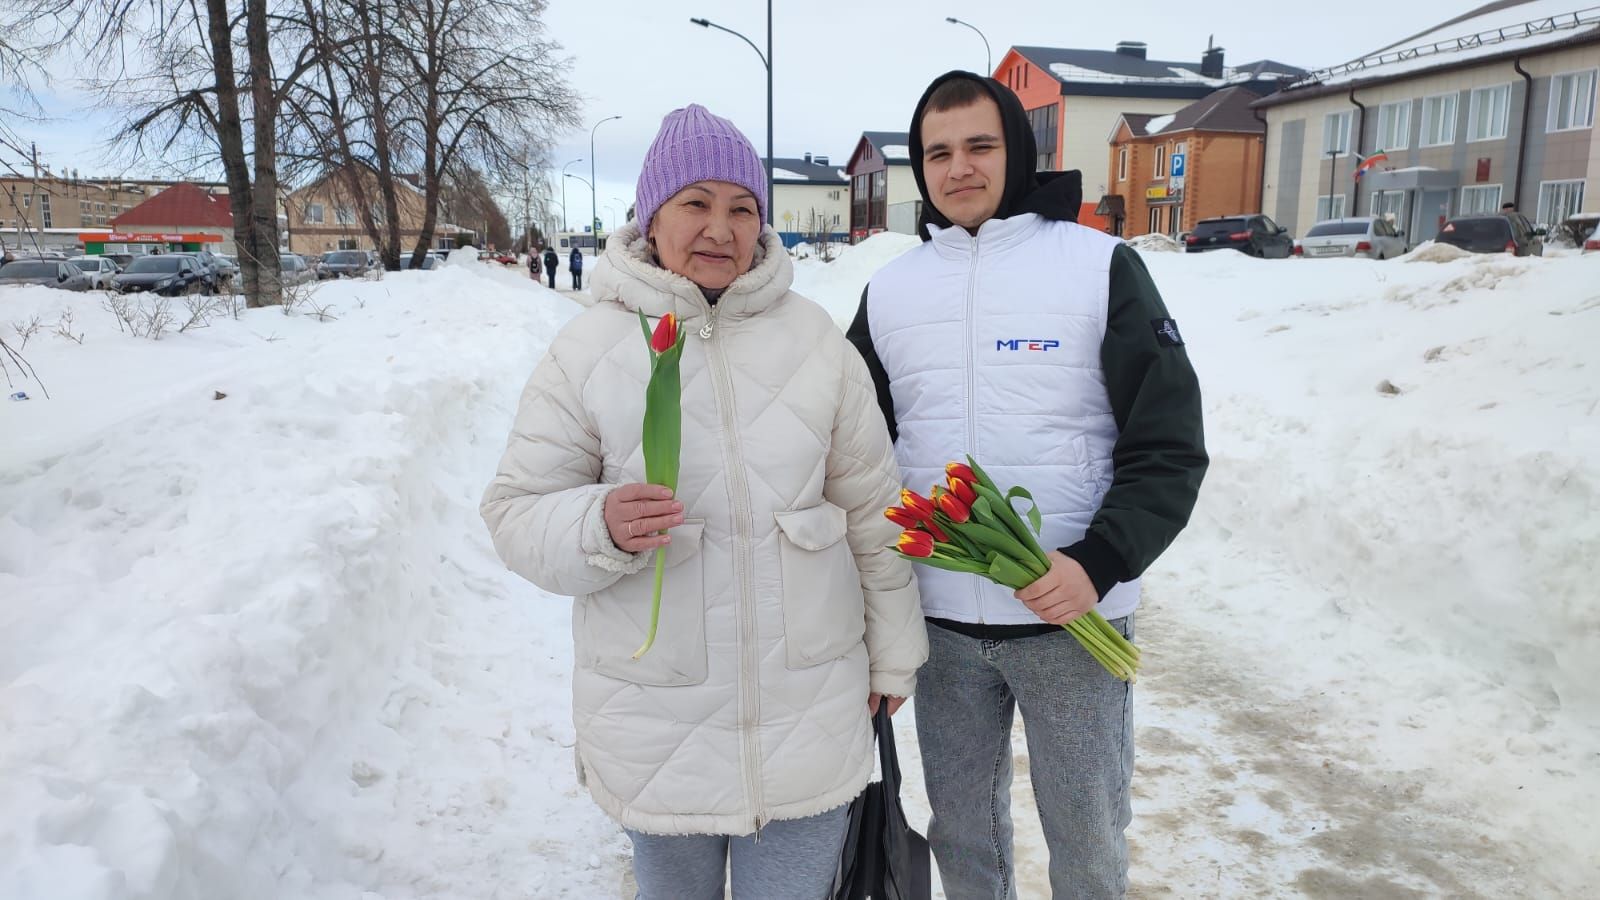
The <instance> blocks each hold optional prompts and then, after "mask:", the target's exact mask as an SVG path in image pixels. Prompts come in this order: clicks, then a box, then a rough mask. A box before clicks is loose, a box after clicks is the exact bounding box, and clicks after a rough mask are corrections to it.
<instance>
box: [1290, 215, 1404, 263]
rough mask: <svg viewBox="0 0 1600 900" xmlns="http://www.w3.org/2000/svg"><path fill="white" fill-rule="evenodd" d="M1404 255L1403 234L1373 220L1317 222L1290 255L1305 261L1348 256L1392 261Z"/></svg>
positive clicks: (1381, 221) (1360, 218)
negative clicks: (1302, 258)
mask: <svg viewBox="0 0 1600 900" xmlns="http://www.w3.org/2000/svg"><path fill="white" fill-rule="evenodd" d="M1405 253H1406V235H1405V232H1403V231H1396V230H1395V229H1394V226H1392V225H1390V224H1389V220H1387V219H1380V218H1377V217H1375V216H1355V217H1352V218H1347V219H1329V220H1327V221H1325V222H1318V223H1317V224H1315V225H1313V226H1311V230H1309V231H1307V232H1306V234H1305V237H1303V238H1301V239H1300V241H1299V243H1297V244H1295V247H1294V255H1295V256H1300V257H1304V258H1306V259H1324V258H1328V257H1351V256H1359V257H1364V258H1366V259H1394V258H1395V257H1397V256H1404V255H1405Z"/></svg>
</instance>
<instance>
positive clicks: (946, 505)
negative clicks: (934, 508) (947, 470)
mask: <svg viewBox="0 0 1600 900" xmlns="http://www.w3.org/2000/svg"><path fill="white" fill-rule="evenodd" d="M934 494H935V496H934V502H935V503H937V504H938V505H939V511H940V512H942V513H944V514H945V515H947V516H949V517H950V521H952V522H954V523H956V524H957V525H959V524H961V523H962V522H965V521H967V520H968V519H970V518H972V508H971V507H969V506H968V505H967V504H965V503H963V502H962V501H961V498H960V497H957V496H956V495H955V494H954V493H951V492H949V491H941V490H938V489H937V488H936V489H935V490H934Z"/></svg>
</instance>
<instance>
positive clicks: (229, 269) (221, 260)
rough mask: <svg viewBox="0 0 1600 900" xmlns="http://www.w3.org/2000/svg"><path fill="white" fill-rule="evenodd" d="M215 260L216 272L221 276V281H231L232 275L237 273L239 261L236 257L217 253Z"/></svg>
mask: <svg viewBox="0 0 1600 900" xmlns="http://www.w3.org/2000/svg"><path fill="white" fill-rule="evenodd" d="M216 260H217V274H218V275H220V276H222V280H223V282H229V281H232V280H233V278H234V276H236V275H238V274H239V261H238V260H237V259H234V258H233V257H231V256H223V255H222V254H220V253H218V254H217V255H216Z"/></svg>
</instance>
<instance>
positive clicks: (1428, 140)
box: [1419, 94, 1456, 147]
mask: <svg viewBox="0 0 1600 900" xmlns="http://www.w3.org/2000/svg"><path fill="white" fill-rule="evenodd" d="M1455 142H1456V95H1455V94H1440V95H1439V96H1437V97H1428V98H1427V99H1425V100H1423V101H1422V140H1421V141H1420V142H1419V143H1421V145H1422V146H1424V147H1437V146H1439V145H1441V144H1454V143H1455Z"/></svg>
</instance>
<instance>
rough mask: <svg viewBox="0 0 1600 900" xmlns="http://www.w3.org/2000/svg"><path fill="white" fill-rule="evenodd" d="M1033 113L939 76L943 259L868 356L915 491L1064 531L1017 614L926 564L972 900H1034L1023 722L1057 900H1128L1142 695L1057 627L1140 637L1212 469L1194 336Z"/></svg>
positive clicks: (889, 310)
mask: <svg viewBox="0 0 1600 900" xmlns="http://www.w3.org/2000/svg"><path fill="white" fill-rule="evenodd" d="M1035 152H1036V151H1035V147H1034V138H1033V132H1032V130H1031V128H1030V126H1029V123H1028V119H1027V115H1026V113H1025V112H1024V111H1023V109H1022V104H1021V102H1020V101H1018V99H1017V97H1016V95H1015V94H1013V93H1011V91H1009V90H1008V89H1006V87H1005V86H1004V85H1002V84H1000V83H999V82H998V81H994V80H993V79H988V78H982V77H979V76H977V75H973V74H971V73H967V72H951V73H949V74H947V75H944V76H942V77H940V78H939V79H938V80H936V81H934V83H933V84H932V85H931V86H930V87H929V88H928V90H927V92H926V93H924V94H923V97H922V100H921V101H920V102H919V103H918V104H917V110H916V114H915V117H914V118H913V120H912V124H911V162H912V168H913V172H914V173H915V175H916V178H917V187H918V188H919V189H920V190H921V192H922V199H923V218H924V234H923V236H922V237H923V240H924V242H925V243H924V244H923V245H922V246H921V247H918V248H916V249H914V250H912V251H910V252H908V253H906V254H905V255H904V256H901V257H900V258H899V259H896V260H895V261H894V262H892V263H890V264H889V265H888V266H885V267H884V269H883V270H882V271H880V272H879V273H878V274H877V275H876V276H874V277H873V279H872V282H871V283H870V284H869V285H868V287H867V290H866V292H865V293H864V294H863V295H862V298H861V309H860V311H859V312H858V313H857V315H856V319H855V322H854V323H853V324H852V325H851V327H850V338H851V340H852V342H854V343H855V345H856V346H857V348H859V349H860V351H861V353H862V355H863V356H864V357H866V360H867V365H868V368H869V369H870V370H871V372H872V375H873V379H874V380H875V381H876V383H877V389H878V400H879V404H880V406H882V408H883V412H884V416H885V417H886V418H887V419H888V421H889V432H890V434H891V435H893V436H894V437H895V453H896V455H897V456H898V458H899V461H900V466H901V471H902V473H903V474H904V477H905V484H906V486H907V487H910V488H913V489H915V490H917V491H919V492H922V491H926V490H927V489H928V487H929V485H931V484H934V483H937V482H942V481H943V476H944V472H943V468H944V465H945V463H946V462H949V461H952V460H961V459H963V458H964V455H965V454H968V453H970V454H972V455H973V456H974V457H975V458H976V459H977V460H978V461H979V462H980V463H982V464H983V466H984V467H985V468H986V469H987V470H988V472H989V474H990V475H992V476H993V477H994V479H995V480H996V481H997V482H998V483H1000V484H1001V485H1002V486H1008V485H1023V486H1025V487H1027V488H1029V489H1030V490H1031V491H1032V492H1033V495H1034V497H1035V499H1036V500H1037V501H1038V504H1039V508H1040V511H1041V512H1043V513H1044V516H1045V518H1044V523H1045V524H1044V534H1043V541H1042V543H1043V544H1044V546H1046V547H1059V548H1061V549H1060V550H1058V551H1055V552H1052V553H1051V554H1050V558H1051V569H1050V571H1049V572H1048V573H1047V574H1046V575H1045V576H1044V577H1043V578H1041V579H1040V580H1039V581H1037V582H1035V583H1034V584H1032V585H1029V586H1028V587H1026V588H1024V589H1022V590H1020V591H1017V592H1016V593H1015V594H1013V593H1012V592H1011V591H1009V590H1006V589H1005V588H1002V587H999V586H996V585H993V584H990V583H989V582H987V581H985V580H981V579H979V578H977V577H976V576H972V575H964V574H959V573H954V572H944V571H941V570H937V569H932V568H928V567H922V566H919V567H918V568H917V572H918V581H919V583H920V587H921V591H922V603H923V612H924V614H925V615H926V616H927V619H928V622H929V625H930V627H929V629H928V640H929V645H930V654H929V658H928V662H927V663H926V665H924V666H923V668H922V670H921V672H920V673H919V675H918V679H919V681H918V690H917V702H916V706H917V716H916V718H917V738H918V742H919V744H920V745H921V748H922V760H923V767H924V772H925V775H926V779H927V788H928V797H929V800H930V802H931V804H932V807H933V821H932V822H931V823H930V825H929V826H928V838H929V840H930V842H931V843H932V845H933V852H934V857H935V859H936V860H937V861H938V864H939V874H940V877H941V879H942V880H943V883H944V888H945V891H946V893H947V894H948V896H949V897H951V898H952V900H972V898H1007V897H1010V898H1015V897H1016V896H1017V887H1018V886H1017V883H1016V870H1015V867H1014V865H1013V862H1012V851H1011V833H1012V829H1011V815H1010V807H1009V801H1008V796H1009V794H1008V790H1009V787H1010V783H1011V744H1010V738H1011V725H1012V716H1013V712H1014V710H1015V709H1016V708H1017V707H1019V706H1020V708H1021V710H1022V718H1023V722H1024V724H1025V725H1026V730H1027V737H1028V756H1029V771H1030V773H1031V777H1032V780H1033V788H1034V796H1035V797H1036V798H1037V800H1038V806H1039V815H1040V819H1041V821H1042V824H1043V827H1044V835H1045V840H1046V843H1047V844H1048V845H1049V848H1050V885H1051V890H1052V893H1053V894H1054V896H1056V897H1074V898H1076V897H1095V898H1098V897H1120V896H1122V895H1123V893H1124V892H1125V891H1126V889H1127V869H1128V859H1127V845H1126V842H1125V839H1124V837H1123V831H1124V829H1125V828H1126V827H1127V825H1128V822H1129V820H1130V818H1131V816H1132V813H1131V808H1130V805H1129V799H1128V791H1129V782H1130V778H1131V776H1132V770H1133V729H1132V714H1131V710H1132V706H1131V703H1132V695H1131V692H1130V690H1129V687H1128V685H1126V684H1124V683H1123V682H1120V681H1118V680H1116V679H1115V678H1113V677H1112V676H1111V675H1109V674H1108V673H1106V672H1105V671H1104V670H1103V669H1101V668H1100V666H1099V665H1098V664H1097V663H1096V662H1095V661H1094V659H1093V657H1091V656H1090V655H1089V653H1088V652H1087V651H1085V650H1084V649H1083V648H1082V647H1080V646H1079V645H1078V643H1077V641H1076V640H1075V639H1074V638H1073V637H1072V636H1071V635H1070V634H1068V633H1067V632H1066V631H1065V630H1064V629H1062V628H1061V627H1060V626H1061V625H1063V624H1065V623H1066V622H1069V621H1071V620H1072V619H1074V618H1076V617H1078V616H1081V615H1083V614H1084V613H1086V612H1088V611H1089V610H1091V609H1095V608H1097V607H1098V609H1099V611H1100V613H1101V614H1102V615H1104V616H1105V617H1106V618H1108V619H1110V620H1111V623H1112V625H1113V626H1114V627H1116V628H1117V629H1118V630H1119V631H1121V632H1122V633H1123V634H1125V635H1128V636H1129V637H1131V636H1132V633H1133V611H1134V608H1135V607H1136V606H1138V603H1139V582H1138V576H1139V575H1140V574H1141V573H1142V572H1143V571H1144V570H1145V569H1146V568H1147V567H1148V566H1149V565H1150V563H1151V562H1153V561H1154V560H1155V558H1156V557H1157V556H1158V555H1160V554H1161V552H1162V551H1163V550H1165V549H1166V547H1167V546H1168V545H1169V544H1170V543H1171V542H1172V540H1173V539H1174V538H1175V537H1177V535H1178V532H1179V531H1180V530H1182V528H1183V527H1184V525H1185V524H1186V523H1187V522H1188V518H1189V513H1190V511H1191V509H1193V507H1194V501H1195V495H1196V493H1197V492H1198V490H1199V487H1200V481H1201V478H1202V477H1203V476H1204V474H1205V469H1206V464H1207V458H1206V453H1205V448H1204V444H1203V439H1202V431H1201V421H1200V387H1199V383H1198V381H1197V379H1196V377H1195V373H1194V369H1193V368H1192V367H1191V366H1190V364H1189V358H1188V353H1187V351H1186V350H1185V349H1184V345H1183V338H1182V336H1181V335H1180V333H1179V331H1178V328H1177V324H1176V323H1175V322H1174V321H1173V320H1172V318H1171V316H1169V315H1168V313H1167V308H1166V306H1165V304H1163V303H1162V301H1161V296H1160V294H1159V293H1157V291H1156V286H1155V284H1154V282H1153V281H1151V279H1150V275H1149V273H1148V272H1146V271H1145V267H1144V264H1143V263H1142V262H1141V261H1140V259H1139V256H1138V254H1137V253H1136V252H1134V251H1133V250H1132V249H1130V248H1128V247H1126V246H1124V245H1123V244H1122V242H1121V241H1120V240H1117V239H1116V238H1114V237H1110V236H1108V235H1105V234H1102V233H1100V232H1098V231H1094V230H1092V229H1089V228H1085V227H1082V226H1080V225H1077V224H1076V223H1075V222H1074V221H1073V219H1074V218H1075V217H1076V215H1077V211H1078V206H1079V202H1080V200H1081V198H1082V189H1081V187H1080V176H1079V173H1077V172H1065V173H1055V174H1053V175H1050V176H1044V177H1040V176H1039V175H1037V174H1036V173H1035V171H1034V167H1035V164H1036V156H1035Z"/></svg>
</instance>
